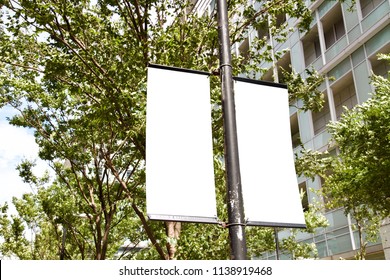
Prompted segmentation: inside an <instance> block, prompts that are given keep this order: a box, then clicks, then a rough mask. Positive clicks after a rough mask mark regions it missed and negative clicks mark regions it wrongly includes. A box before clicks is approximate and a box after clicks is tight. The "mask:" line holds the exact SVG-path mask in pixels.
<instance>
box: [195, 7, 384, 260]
mask: <svg viewBox="0 0 390 280" xmlns="http://www.w3.org/2000/svg"><path fill="white" fill-rule="evenodd" d="M193 2H196V4H195V11H197V12H198V13H200V14H203V13H205V12H207V13H209V14H210V13H211V12H212V11H213V9H214V6H215V1H210V0H200V1H193ZM255 2H256V1H248V5H254V7H255V8H256V9H260V7H257V6H258V4H256V3H255ZM306 2H307V6H308V7H309V8H310V10H311V11H312V16H313V21H312V23H311V26H310V30H309V31H308V32H304V33H302V32H300V31H299V30H297V29H296V30H295V31H294V32H292V33H290V34H289V36H288V39H287V41H285V42H283V43H280V42H277V41H276V40H273V39H272V36H269V35H268V36H267V30H255V29H253V30H250V31H249V35H248V37H247V38H246V39H245V40H243V41H242V42H240V43H239V44H235V45H234V46H232V49H233V52H235V53H236V54H244V53H245V52H246V51H248V49H249V48H250V45H251V42H252V41H253V39H254V38H256V37H258V36H261V37H264V36H267V38H268V40H269V44H270V45H272V46H273V49H274V52H278V51H282V50H285V49H288V51H287V52H286V53H285V54H284V55H283V56H282V57H281V59H279V60H278V61H274V62H273V63H272V62H264V63H263V64H262V65H260V66H261V68H265V69H268V71H267V73H266V74H265V75H262V76H260V75H259V76H258V78H259V79H262V80H270V81H277V82H278V81H282V80H283V77H282V75H281V72H280V70H279V66H281V67H283V68H284V69H291V68H292V69H294V70H295V71H296V72H297V73H300V74H301V76H303V77H305V76H306V69H310V68H311V67H314V68H315V69H316V70H317V71H318V72H319V73H321V74H323V75H325V76H326V82H325V83H323V84H322V86H321V88H320V90H321V91H322V92H323V94H324V96H325V105H324V108H323V109H322V110H321V111H320V112H318V113H314V112H311V111H308V112H302V111H299V110H297V109H296V107H294V106H291V108H290V122H291V131H292V141H293V146H294V152H298V149H300V145H301V144H302V145H303V146H304V147H305V148H306V149H311V150H318V151H324V150H327V149H328V141H329V140H330V135H329V133H328V132H327V131H326V125H327V124H328V123H329V121H337V120H338V119H339V118H340V116H341V114H342V112H343V110H344V109H343V108H344V107H347V108H352V107H354V106H355V105H357V104H360V103H362V102H364V101H366V100H367V99H368V98H369V97H370V93H372V92H373V91H374V89H373V87H372V86H371V84H370V76H371V75H372V73H375V74H377V75H383V76H387V72H388V71H389V70H390V69H389V65H388V64H387V62H384V61H380V60H378V59H377V54H378V53H390V0H356V3H355V5H354V8H353V9H350V7H351V1H350V0H349V1H345V3H340V2H339V1H329V0H317V1H310V0H307V1H306ZM280 20H281V21H282V22H287V24H288V26H290V27H294V26H296V25H297V20H296V19H293V18H288V17H286V18H281V19H280ZM290 65H291V66H290ZM331 77H332V78H331ZM297 103H298V104H296V105H298V106H297V107H299V101H297ZM329 152H330V153H337V150H333V151H329ZM298 184H299V188H300V189H302V190H303V191H305V192H307V198H305V199H306V201H304V202H303V203H304V204H305V203H306V204H308V203H311V202H314V201H319V200H321V199H322V198H321V197H318V196H317V195H316V194H315V192H312V191H310V190H318V189H320V188H321V185H322V184H323V181H322V179H321V178H320V177H317V178H315V180H314V181H313V180H312V179H308V178H305V177H299V178H298ZM325 216H326V218H327V219H328V221H329V226H328V227H327V228H326V229H319V230H318V231H317V232H316V233H315V234H307V233H300V234H299V236H298V239H299V240H300V241H301V242H307V243H313V242H314V243H315V245H316V247H317V250H318V257H319V258H321V259H339V258H353V256H354V255H355V254H356V250H358V249H359V237H358V233H357V232H356V230H354V227H353V224H354V221H353V219H352V218H351V217H350V216H349V215H345V214H344V211H343V209H328V210H326V212H325ZM382 231H383V232H385V231H387V232H390V230H389V229H388V228H387V229H386V228H385V227H383V228H382ZM289 234H290V233H289V231H288V230H285V231H281V232H279V240H281V239H283V238H284V237H286V236H288V235H289ZM387 236H388V235H387ZM387 236H386V234H383V235H382V238H379V239H378V242H376V243H375V244H369V246H368V248H367V259H385V253H384V248H389V240H388V237H387ZM385 251H386V250H385ZM386 254H388V253H386ZM386 257H387V258H390V255H386ZM261 258H263V259H275V258H276V252H268V253H265V254H264V255H263V256H261ZM281 258H282V259H283V258H285V259H288V258H290V256H287V255H281Z"/></svg>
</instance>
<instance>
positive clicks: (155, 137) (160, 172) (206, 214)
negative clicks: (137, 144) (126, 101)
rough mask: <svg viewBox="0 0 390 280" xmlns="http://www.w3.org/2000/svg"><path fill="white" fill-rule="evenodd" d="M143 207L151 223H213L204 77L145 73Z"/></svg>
mask: <svg viewBox="0 0 390 280" xmlns="http://www.w3.org/2000/svg"><path fill="white" fill-rule="evenodd" d="M146 206H147V214H148V217H149V218H150V219H152V220H170V221H188V222H203V223H217V218H216V216H217V210H216V196H215V182H214V165H213V147H212V131H211V104H210V81H209V77H208V73H205V72H198V71H191V70H186V69H179V68H171V67H166V66H160V65H150V66H149V68H148V86H147V116H146Z"/></svg>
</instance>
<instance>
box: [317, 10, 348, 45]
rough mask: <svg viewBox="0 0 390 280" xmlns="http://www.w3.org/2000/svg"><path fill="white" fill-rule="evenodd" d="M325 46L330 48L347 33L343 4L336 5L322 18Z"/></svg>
mask: <svg viewBox="0 0 390 280" xmlns="http://www.w3.org/2000/svg"><path fill="white" fill-rule="evenodd" d="M321 22H322V26H323V30H324V37H325V47H326V49H329V48H330V47H331V46H332V45H333V44H334V43H336V42H337V41H338V40H340V39H341V37H343V36H344V35H345V27H344V21H343V14H342V12H341V6H340V5H337V6H335V7H334V8H333V9H332V10H331V11H330V12H329V13H328V14H327V15H326V16H325V17H324V18H323V19H322V20H321Z"/></svg>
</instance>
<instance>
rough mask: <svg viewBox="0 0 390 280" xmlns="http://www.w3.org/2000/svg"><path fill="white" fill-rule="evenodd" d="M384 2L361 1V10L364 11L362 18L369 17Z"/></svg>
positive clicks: (375, 0) (381, 0)
mask: <svg viewBox="0 0 390 280" xmlns="http://www.w3.org/2000/svg"><path fill="white" fill-rule="evenodd" d="M382 2H384V1H383V0H360V8H361V10H362V16H363V17H365V16H367V15H368V14H369V13H370V12H371V11H372V10H374V9H375V8H376V7H378V6H379V4H381V3H382Z"/></svg>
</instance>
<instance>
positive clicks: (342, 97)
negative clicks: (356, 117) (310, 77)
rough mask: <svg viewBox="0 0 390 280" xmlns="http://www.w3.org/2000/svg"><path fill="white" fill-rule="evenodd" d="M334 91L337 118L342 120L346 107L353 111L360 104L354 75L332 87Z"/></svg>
mask: <svg viewBox="0 0 390 280" xmlns="http://www.w3.org/2000/svg"><path fill="white" fill-rule="evenodd" d="M332 91H333V99H334V106H335V109H336V117H337V119H340V117H341V115H342V113H343V111H344V107H346V108H348V109H352V108H353V107H354V106H355V105H356V104H357V103H358V102H357V96H356V90H355V85H354V83H353V78H352V74H351V73H350V74H348V75H347V76H346V77H344V78H342V79H341V80H340V81H338V82H337V83H336V84H335V85H334V86H332Z"/></svg>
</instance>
